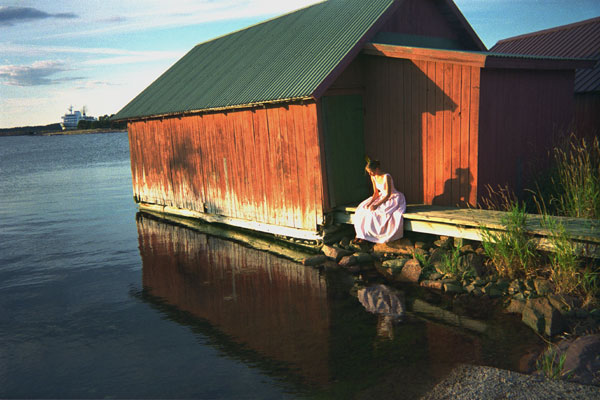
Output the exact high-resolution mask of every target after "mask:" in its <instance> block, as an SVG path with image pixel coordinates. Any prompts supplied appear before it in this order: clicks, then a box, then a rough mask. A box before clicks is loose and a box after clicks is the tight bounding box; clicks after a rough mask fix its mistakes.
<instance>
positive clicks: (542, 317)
mask: <svg viewBox="0 0 600 400" xmlns="http://www.w3.org/2000/svg"><path fill="white" fill-rule="evenodd" d="M522 320H523V322H524V323H525V324H526V325H528V326H529V327H531V328H533V329H534V330H536V331H537V332H538V333H541V334H544V335H546V336H554V335H556V334H559V333H562V331H563V329H564V325H565V321H564V318H563V316H562V315H561V313H560V312H559V311H558V310H557V309H555V308H554V307H552V305H551V304H550V302H549V301H548V299H547V298H545V297H540V298H537V299H528V300H527V302H526V303H525V307H524V308H523V318H522Z"/></svg>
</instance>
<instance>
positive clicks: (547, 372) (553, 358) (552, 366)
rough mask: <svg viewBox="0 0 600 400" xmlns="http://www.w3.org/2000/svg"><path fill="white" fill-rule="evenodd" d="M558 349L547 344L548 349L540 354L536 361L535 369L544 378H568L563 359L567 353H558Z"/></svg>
mask: <svg viewBox="0 0 600 400" xmlns="http://www.w3.org/2000/svg"><path fill="white" fill-rule="evenodd" d="M558 353H559V352H558V350H556V348H555V347H554V346H553V345H550V346H548V349H547V350H546V351H545V352H544V353H543V354H542V356H541V357H540V359H539V360H538V362H537V369H538V371H540V372H541V373H542V375H543V376H545V377H546V379H550V380H558V379H561V378H563V377H566V378H567V379H568V377H569V375H570V374H569V371H565V360H566V359H567V354H566V353H562V354H560V355H559V354H558Z"/></svg>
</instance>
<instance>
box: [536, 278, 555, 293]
mask: <svg viewBox="0 0 600 400" xmlns="http://www.w3.org/2000/svg"><path fill="white" fill-rule="evenodd" d="M533 286H534V287H535V291H536V292H537V294H539V295H540V296H546V295H548V294H550V293H552V292H554V285H553V284H552V283H550V282H548V281H547V280H545V279H535V280H534V281H533Z"/></svg>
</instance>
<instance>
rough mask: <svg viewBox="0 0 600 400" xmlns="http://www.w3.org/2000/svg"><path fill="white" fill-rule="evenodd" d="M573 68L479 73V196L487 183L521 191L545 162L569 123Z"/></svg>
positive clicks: (485, 193)
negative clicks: (507, 186) (570, 69)
mask: <svg viewBox="0 0 600 400" xmlns="http://www.w3.org/2000/svg"><path fill="white" fill-rule="evenodd" d="M573 79H574V73H573V71H568V70H563V71H558V70H556V71H553V70H547V71H542V70H535V71H534V70H522V69H493V68H485V69H484V70H483V71H482V73H481V93H482V96H481V106H480V108H481V114H480V128H479V131H480V134H479V153H480V154H482V155H485V156H483V157H481V158H480V160H479V176H478V177H476V179H478V180H479V186H480V188H481V190H480V193H479V194H480V196H486V195H487V191H485V190H483V189H484V185H485V184H489V185H491V186H492V187H493V188H496V187H497V186H498V185H501V186H505V185H509V186H510V188H512V189H513V190H515V191H516V193H519V192H520V191H521V190H522V189H524V188H526V187H529V188H532V189H534V188H533V187H531V186H530V185H531V184H532V182H531V179H532V178H533V175H535V174H536V173H538V172H540V171H543V170H544V168H546V167H547V166H548V163H549V160H550V156H549V151H550V150H551V148H552V146H553V144H555V143H556V141H557V139H558V138H559V137H560V136H561V135H564V134H565V133H568V131H569V125H570V124H571V122H572V118H573V110H574V100H573V95H572V91H573Z"/></svg>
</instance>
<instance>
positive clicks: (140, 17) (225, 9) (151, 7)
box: [44, 0, 323, 38]
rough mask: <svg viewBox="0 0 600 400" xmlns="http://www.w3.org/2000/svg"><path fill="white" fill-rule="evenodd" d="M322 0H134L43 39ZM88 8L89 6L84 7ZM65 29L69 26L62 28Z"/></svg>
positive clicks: (251, 13) (286, 8) (266, 11)
mask: <svg viewBox="0 0 600 400" xmlns="http://www.w3.org/2000/svg"><path fill="white" fill-rule="evenodd" d="M322 1H323V0H286V1H281V0H221V1H197V0H180V1H177V2H175V3H172V4H173V6H172V7H166V6H165V2H164V1H163V0H152V1H150V0H143V1H142V0H136V1H128V2H127V5H128V6H127V13H126V15H124V16H123V15H113V16H111V17H108V19H107V18H106V17H103V18H101V19H98V20H97V22H108V21H110V24H98V26H99V27H98V28H96V29H90V25H89V22H90V21H89V20H87V19H86V18H81V22H80V23H77V24H72V25H71V28H70V30H69V31H65V32H60V33H57V34H49V35H44V38H66V37H70V38H72V37H88V36H94V35H99V34H107V33H110V34H117V33H124V32H133V31H136V32H139V31H143V30H147V29H155V28H169V27H183V26H190V25H199V24H202V23H208V22H218V21H223V20H236V19H248V18H256V17H260V16H269V15H281V14H283V13H287V12H290V11H293V10H296V9H299V8H303V7H306V6H309V5H312V4H316V3H320V2H322ZM88 7H89V6H88ZM99 7H102V9H104V10H118V9H123V7H122V1H117V0H111V1H108V0H107V1H105V2H103V4H102V5H101V6H100V5H99ZM66 28H67V29H69V27H66Z"/></svg>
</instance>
